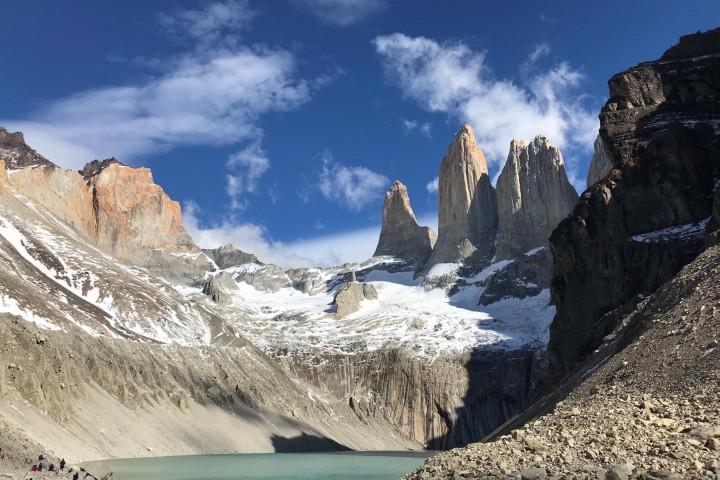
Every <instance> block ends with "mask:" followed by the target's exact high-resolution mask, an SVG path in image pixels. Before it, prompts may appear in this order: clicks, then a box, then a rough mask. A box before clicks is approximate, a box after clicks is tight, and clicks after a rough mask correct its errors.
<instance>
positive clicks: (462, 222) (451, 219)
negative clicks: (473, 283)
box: [425, 125, 498, 271]
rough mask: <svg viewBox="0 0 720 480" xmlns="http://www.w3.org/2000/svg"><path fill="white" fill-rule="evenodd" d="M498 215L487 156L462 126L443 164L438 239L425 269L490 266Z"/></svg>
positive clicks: (466, 128) (467, 127)
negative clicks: (469, 264) (464, 264)
mask: <svg viewBox="0 0 720 480" xmlns="http://www.w3.org/2000/svg"><path fill="white" fill-rule="evenodd" d="M497 225H498V216H497V204H496V199H495V189H494V188H493V186H492V184H491V183H490V177H489V176H488V168H487V162H486V161H485V155H484V154H483V152H482V151H481V150H480V148H479V147H478V146H477V144H476V143H475V134H474V133H473V130H472V128H471V127H470V126H469V125H463V126H462V128H461V129H460V131H459V132H458V133H457V134H456V135H455V139H454V140H453V142H452V143H451V144H450V147H448V151H447V154H446V155H445V158H443V161H442V163H441V165H440V175H439V182H438V239H437V242H436V243H435V248H434V249H433V252H432V255H431V256H430V259H429V260H428V262H427V264H426V266H425V270H426V271H428V270H430V268H432V267H433V266H434V265H436V264H438V263H455V262H460V261H464V260H469V261H471V262H473V263H476V264H487V263H489V261H490V259H492V257H493V255H494V254H495V235H496V233H497Z"/></svg>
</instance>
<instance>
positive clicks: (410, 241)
mask: <svg viewBox="0 0 720 480" xmlns="http://www.w3.org/2000/svg"><path fill="white" fill-rule="evenodd" d="M436 238H437V236H436V234H435V232H433V231H432V230H431V229H430V228H428V227H421V226H420V225H418V223H417V220H416V219H415V214H414V213H413V210H412V207H411V206H410V197H409V196H408V191H407V188H406V187H405V185H403V184H402V183H401V182H400V181H395V183H394V184H393V186H392V187H390V190H389V191H388V192H387V193H386V194H385V203H384V205H383V214H382V228H381V230H380V239H379V240H378V244H377V248H376V249H375V253H374V256H380V255H390V256H393V257H397V258H400V259H402V260H405V261H407V262H408V263H411V264H413V265H416V266H419V267H422V266H423V265H425V263H426V262H427V260H428V258H429V257H430V254H431V253H432V248H433V246H434V245H435V240H436Z"/></svg>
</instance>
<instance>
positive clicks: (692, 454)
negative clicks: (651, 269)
mask: <svg viewBox="0 0 720 480" xmlns="http://www.w3.org/2000/svg"><path fill="white" fill-rule="evenodd" d="M718 275H720V247H718V246H715V247H712V248H710V249H708V250H707V251H706V252H704V253H703V254H702V255H700V257H698V258H697V259H696V260H695V261H694V262H693V263H691V264H690V265H688V266H687V267H685V268H684V269H683V270H682V271H681V272H680V274H679V275H678V276H677V277H676V278H675V279H673V280H672V281H671V282H669V283H668V284H666V285H665V286H664V287H662V288H661V289H660V290H658V291H657V292H656V293H655V294H654V295H652V296H651V297H648V298H647V299H644V300H643V301H642V302H641V303H640V304H639V305H638V306H637V308H636V309H635V310H634V311H633V312H632V313H631V314H630V315H629V316H628V317H626V318H625V320H624V321H623V322H622V326H621V327H620V328H619V330H617V331H616V332H615V333H614V334H612V335H610V336H609V337H607V338H606V342H605V343H604V344H603V346H601V347H600V348H599V349H598V350H597V352H596V353H595V354H594V355H593V356H592V358H590V359H589V360H588V361H587V362H585V363H584V364H583V368H582V369H581V370H580V371H578V373H577V378H578V379H579V381H580V382H582V383H581V385H579V386H578V387H577V388H575V389H574V390H573V392H572V393H571V394H570V395H569V396H568V397H567V398H565V399H564V400H563V401H561V402H559V403H557V404H556V405H555V407H554V409H553V410H552V412H551V413H548V414H546V415H544V416H540V417H538V418H536V419H535V420H533V421H530V422H529V423H527V424H526V425H525V426H524V427H522V428H519V429H516V430H514V431H512V433H511V434H510V435H504V436H501V437H499V438H496V439H495V440H494V441H492V442H490V443H484V444H473V445H471V446H469V447H467V448H464V449H455V450H451V451H448V452H445V453H442V454H440V455H438V456H436V457H432V458H431V459H429V460H428V461H427V462H426V463H425V465H423V466H422V467H421V468H420V469H418V470H417V471H415V472H413V473H412V474H410V475H408V476H406V477H405V478H406V479H408V480H410V479H412V480H416V479H417V480H419V479H441V478H442V479H445V478H503V479H543V478H548V479H550V478H554V479H568V480H569V479H608V480H609V479H629V478H637V479H678V480H680V479H718V478H720V401H719V399H720V285H719V284H718V282H717V278H718ZM616 349H617V350H619V351H618V352H617V354H616V355H614V356H612V354H613V352H614V351H615V350H616ZM608 358H609V359H608ZM604 362H606V363H604Z"/></svg>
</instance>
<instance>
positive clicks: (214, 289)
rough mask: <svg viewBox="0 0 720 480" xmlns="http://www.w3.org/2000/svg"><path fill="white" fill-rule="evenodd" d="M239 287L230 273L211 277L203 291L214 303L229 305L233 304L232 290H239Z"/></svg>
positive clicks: (221, 273)
mask: <svg viewBox="0 0 720 480" xmlns="http://www.w3.org/2000/svg"><path fill="white" fill-rule="evenodd" d="M237 289H238V286H237V283H235V280H233V276H232V274H231V273H230V272H220V273H218V274H217V275H215V276H213V277H210V279H209V280H208V281H207V283H206V284H205V286H204V287H203V289H202V293H203V294H205V295H207V296H208V297H210V298H211V299H212V300H213V301H214V302H216V303H219V304H222V305H229V304H231V303H232V295H231V293H230V292H231V291H232V290H237Z"/></svg>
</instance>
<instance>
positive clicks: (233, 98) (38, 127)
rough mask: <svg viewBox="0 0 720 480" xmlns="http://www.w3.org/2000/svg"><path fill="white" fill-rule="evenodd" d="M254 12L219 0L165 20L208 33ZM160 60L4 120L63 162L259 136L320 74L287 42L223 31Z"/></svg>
mask: <svg viewBox="0 0 720 480" xmlns="http://www.w3.org/2000/svg"><path fill="white" fill-rule="evenodd" d="M253 15H254V13H252V12H250V11H249V10H248V8H247V3H246V2H243V1H229V2H215V3H210V4H208V5H207V6H206V7H205V8H204V9H202V10H192V11H185V12H176V13H174V14H173V15H172V16H167V17H166V18H165V20H164V22H165V24H167V25H177V26H178V28H179V27H180V26H184V27H186V28H188V31H189V32H190V36H192V37H194V36H203V35H207V37H204V38H205V40H204V41H207V38H216V39H219V38H221V37H222V35H224V33H223V34H221V33H219V32H226V31H230V32H231V31H234V30H236V29H238V28H244V27H245V26H246V25H247V23H248V22H249V21H250V20H251V18H252V16H253ZM162 63H163V67H162V69H161V71H159V72H158V73H157V74H156V75H155V76H153V77H150V78H148V79H146V80H145V81H144V82H142V83H137V84H131V85H122V86H105V87H100V88H94V89H91V90H86V91H82V92H78V93H76V94H74V95H71V96H68V97H65V98H60V99H57V100H55V101H51V102H49V103H48V104H47V105H45V106H44V107H42V108H40V109H39V110H37V111H35V112H32V113H30V114H29V115H27V116H26V117H25V118H22V119H3V120H1V121H0V122H1V123H2V124H4V125H7V126H9V127H10V128H12V129H16V130H22V131H23V132H25V134H26V137H27V138H28V142H29V143H30V144H32V145H33V146H34V147H35V148H36V149H37V150H38V151H40V152H41V153H43V154H45V155H47V156H48V157H49V158H50V159H51V160H53V161H55V162H56V163H59V164H60V165H62V166H64V167H67V168H79V167H81V166H82V165H83V164H84V163H85V162H87V161H89V160H92V159H93V158H106V157H110V156H116V157H119V158H121V159H122V160H125V161H130V162H132V161H133V160H135V159H137V158H139V157H141V156H143V155H148V154H152V153H156V152H163V151H168V150H171V149H173V148H175V147H177V146H183V145H230V144H235V143H239V142H243V141H247V142H253V141H256V140H257V139H260V138H261V137H262V128H261V126H260V124H259V120H260V118H261V117H262V116H263V115H265V114H267V113H269V112H277V111H284V110H289V109H293V108H296V107H298V106H299V105H302V104H303V103H305V102H307V101H309V100H310V98H311V94H312V91H313V88H315V87H314V86H313V80H305V79H299V78H297V77H296V61H295V58H294V57H293V55H292V54H291V53H290V52H288V51H286V50H283V49H280V48H271V47H267V46H242V45H235V46H229V45H227V44H226V43H224V42H221V41H217V42H215V43H213V44H212V45H207V44H206V45H203V48H194V49H192V50H191V51H188V52H186V53H185V54H182V55H179V56H175V57H172V58H169V59H164V60H163V62H162Z"/></svg>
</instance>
